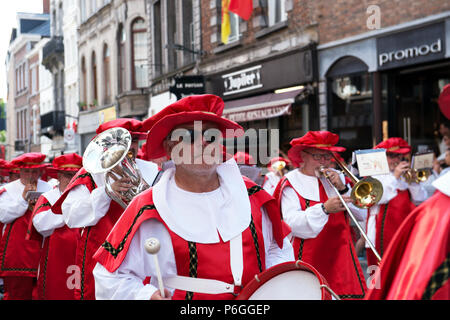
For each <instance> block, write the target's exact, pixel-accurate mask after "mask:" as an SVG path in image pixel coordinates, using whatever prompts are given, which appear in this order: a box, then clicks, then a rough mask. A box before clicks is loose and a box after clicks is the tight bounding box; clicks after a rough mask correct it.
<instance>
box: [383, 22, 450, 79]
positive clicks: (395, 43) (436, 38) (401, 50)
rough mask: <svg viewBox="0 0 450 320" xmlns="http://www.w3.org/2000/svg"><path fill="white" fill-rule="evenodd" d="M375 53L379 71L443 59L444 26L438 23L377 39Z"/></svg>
mask: <svg viewBox="0 0 450 320" xmlns="http://www.w3.org/2000/svg"><path fill="white" fill-rule="evenodd" d="M377 51H378V68H379V69H380V70H381V69H389V68H397V67H402V66H407V65H411V64H417V63H424V62H428V61H434V60H438V59H443V58H444V56H445V25H444V23H438V24H434V25H431V26H428V27H424V28H420V29H415V30H411V31H405V32H401V33H398V34H393V35H389V36H386V37H383V38H378V39H377Z"/></svg>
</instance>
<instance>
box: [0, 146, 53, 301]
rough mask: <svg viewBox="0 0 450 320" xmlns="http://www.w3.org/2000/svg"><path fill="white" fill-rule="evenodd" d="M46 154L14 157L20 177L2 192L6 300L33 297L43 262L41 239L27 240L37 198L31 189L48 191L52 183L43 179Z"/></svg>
mask: <svg viewBox="0 0 450 320" xmlns="http://www.w3.org/2000/svg"><path fill="white" fill-rule="evenodd" d="M45 157H46V156H45V154H42V153H34V152H32V153H25V154H23V155H21V156H19V157H17V158H15V159H14V160H12V161H11V165H12V167H16V168H19V171H20V173H19V175H20V178H19V179H18V180H15V181H13V182H10V183H8V184H6V185H4V186H3V187H2V189H1V191H0V192H1V194H0V222H1V223H3V224H4V227H3V229H4V230H3V235H2V238H1V241H0V277H2V278H3V281H4V289H5V300H31V299H32V291H33V288H34V285H35V281H36V274H37V269H38V264H39V258H40V252H41V243H40V242H39V241H38V240H36V239H30V240H26V239H25V237H26V234H27V229H28V224H29V222H30V219H31V214H32V210H33V207H34V205H35V203H36V199H33V198H29V197H28V195H29V192H32V191H36V192H46V191H49V190H50V186H49V185H48V184H47V183H46V182H45V181H42V180H41V179H40V176H41V174H42V168H43V167H45V166H46V165H45V164H44V163H43V162H44V160H45Z"/></svg>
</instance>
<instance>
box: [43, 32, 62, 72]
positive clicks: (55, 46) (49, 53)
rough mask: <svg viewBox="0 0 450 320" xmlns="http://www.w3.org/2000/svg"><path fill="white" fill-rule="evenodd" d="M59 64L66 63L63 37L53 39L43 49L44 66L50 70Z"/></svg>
mask: <svg viewBox="0 0 450 320" xmlns="http://www.w3.org/2000/svg"><path fill="white" fill-rule="evenodd" d="M59 62H60V63H64V41H63V37H52V38H51V39H50V41H49V42H47V44H46V45H45V46H44V48H43V49H42V64H43V65H44V66H45V67H46V68H47V69H49V70H50V69H51V67H52V66H54V65H56V64H57V63H59Z"/></svg>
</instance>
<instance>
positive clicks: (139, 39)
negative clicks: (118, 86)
mask: <svg viewBox="0 0 450 320" xmlns="http://www.w3.org/2000/svg"><path fill="white" fill-rule="evenodd" d="M146 31H147V29H146V27H145V21H144V19H142V18H137V19H136V20H135V21H134V22H133V23H132V25H131V32H132V35H133V38H132V41H133V89H137V88H145V87H147V85H148V84H147V83H148V81H147V77H148V71H147V32H146Z"/></svg>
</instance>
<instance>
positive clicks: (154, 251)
mask: <svg viewBox="0 0 450 320" xmlns="http://www.w3.org/2000/svg"><path fill="white" fill-rule="evenodd" d="M144 247H145V250H146V251H147V252H148V253H149V254H151V255H153V258H154V260H155V268H156V277H157V278H158V286H159V291H160V292H161V297H163V298H165V295H164V285H163V281H162V276H161V269H160V268H159V263H158V252H159V249H160V248H161V244H160V243H159V240H158V239H156V238H149V239H147V240H145V244H144Z"/></svg>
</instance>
